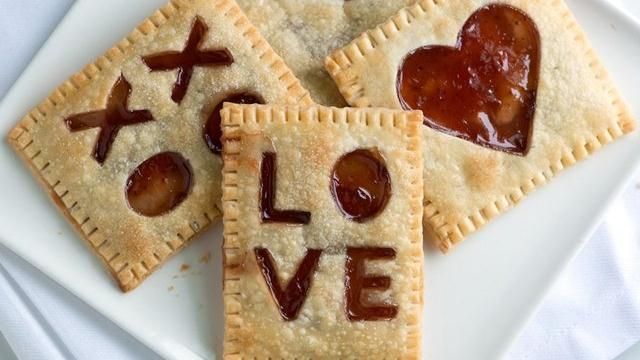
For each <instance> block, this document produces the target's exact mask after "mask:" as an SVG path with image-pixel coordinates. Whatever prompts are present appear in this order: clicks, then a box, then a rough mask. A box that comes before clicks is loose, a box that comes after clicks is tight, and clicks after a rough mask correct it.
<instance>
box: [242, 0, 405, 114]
mask: <svg viewBox="0 0 640 360" xmlns="http://www.w3.org/2000/svg"><path fill="white" fill-rule="evenodd" d="M237 1H238V5H240V7H241V8H242V9H243V10H244V12H245V13H246V14H247V17H248V18H249V20H250V21H251V22H252V23H253V24H254V25H255V26H256V27H257V28H258V30H259V31H260V33H261V34H262V35H263V36H264V37H265V38H266V39H267V41H268V42H269V44H271V46H272V47H273V48H274V50H275V51H276V52H277V53H278V54H279V55H280V56H282V58H283V59H284V60H285V61H286V63H287V65H288V66H289V67H290V68H291V70H292V71H293V73H294V74H295V75H296V76H297V77H298V78H299V79H300V81H301V82H302V85H303V86H304V87H305V88H306V89H308V90H309V91H310V92H311V96H312V97H313V99H314V100H315V101H316V102H318V103H320V104H323V105H331V106H344V105H345V102H344V99H343V98H342V95H340V92H339V91H338V88H337V87H336V84H335V83H334V82H333V81H332V80H331V77H330V76H329V74H327V72H326V70H325V69H324V66H323V63H324V58H325V57H326V56H328V55H329V54H330V53H331V52H332V51H333V50H335V49H337V48H340V47H342V46H344V45H346V44H347V43H349V42H350V41H351V40H352V39H353V38H355V37H356V36H358V35H359V34H361V33H362V32H363V31H365V30H368V29H371V28H372V27H374V26H376V25H378V24H380V23H382V22H384V21H386V20H387V19H388V18H389V17H390V16H391V15H393V14H395V13H396V12H397V11H398V10H400V9H402V8H403V7H405V6H408V5H411V4H413V3H415V0H237Z"/></svg>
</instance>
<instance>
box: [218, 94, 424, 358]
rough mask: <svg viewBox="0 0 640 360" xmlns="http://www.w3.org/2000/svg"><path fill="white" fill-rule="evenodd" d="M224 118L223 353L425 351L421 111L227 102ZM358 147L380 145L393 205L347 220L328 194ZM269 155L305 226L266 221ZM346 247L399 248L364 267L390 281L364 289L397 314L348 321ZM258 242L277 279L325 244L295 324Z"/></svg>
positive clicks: (281, 192) (280, 192)
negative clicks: (337, 168)
mask: <svg viewBox="0 0 640 360" xmlns="http://www.w3.org/2000/svg"><path fill="white" fill-rule="evenodd" d="M222 114H223V131H224V139H225V143H224V152H223V157H224V168H223V207H224V218H223V222H224V269H225V270H224V308H225V340H224V356H225V358H229V359H253V358H259V359H268V358H272V359H309V358H314V359H315V358H327V359H334V358H367V359H373V358H386V359H398V358H403V359H405V358H406V359H411V358H415V359H418V358H420V342H421V337H420V333H421V317H422V316H421V312H422V303H423V300H422V296H423V277H422V269H423V250H422V186H421V183H422V180H421V177H422V159H421V153H420V136H419V134H420V133H419V129H420V124H421V119H422V115H421V113H420V112H404V111H394V110H387V109H352V108H343V109H337V108H325V107H320V106H313V107H308V108H298V107H295V106H289V107H282V106H264V105H235V104H225V108H224V110H223V112H222ZM359 149H376V151H378V152H379V154H380V155H381V157H382V158H383V159H384V163H385V164H386V168H387V170H388V174H389V178H390V184H391V196H390V198H389V200H388V203H387V205H386V207H384V209H383V210H382V211H381V212H379V213H378V214H377V215H376V216H374V217H372V218H369V219H368V220H366V221H362V222H357V221H353V220H350V219H348V218H347V217H345V216H344V215H343V214H342V213H341V212H340V209H339V208H338V207H337V206H336V204H337V203H336V202H334V197H333V196H332V192H331V190H330V184H331V181H332V180H331V179H332V169H333V168H334V164H335V163H336V162H337V161H338V160H339V159H340V158H341V157H342V156H343V155H344V154H347V153H350V152H353V151H356V150H359ZM267 152H270V153H274V154H275V156H276V157H277V162H276V164H277V166H276V169H275V174H276V190H275V205H276V207H277V208H279V209H283V210H285V209H286V210H299V211H300V210H304V211H306V212H308V213H309V215H310V220H309V222H308V223H307V224H297V225H296V224H291V223H265V222H264V221H262V220H261V209H262V207H261V203H260V200H259V199H260V198H261V194H262V192H261V189H262V186H263V185H261V184H262V183H261V181H264V180H261V179H262V174H263V172H262V171H263V167H264V161H266V160H264V158H263V156H264V154H265V153H267ZM349 247H389V248H393V249H395V252H396V256H395V259H394V260H389V261H386V260H385V261H368V262H367V264H366V268H367V270H366V272H367V274H370V275H386V276H390V277H391V285H390V290H389V291H385V292H377V291H372V292H370V293H369V294H368V296H369V298H370V299H373V301H374V302H381V301H382V302H389V303H393V304H395V305H397V309H398V312H397V316H395V317H394V318H393V319H391V320H382V321H350V320H349V319H347V315H346V313H345V287H346V286H345V281H346V280H345V267H346V265H345V261H346V255H345V251H346V249H347V248H349ZM256 248H266V249H268V250H269V251H270V253H271V254H272V256H273V261H274V263H275V264H276V267H277V269H278V271H277V273H278V275H279V277H278V278H279V280H280V281H279V283H280V284H281V286H285V284H286V283H287V282H288V281H290V279H291V278H292V276H293V274H294V273H296V269H297V268H298V266H300V265H299V263H301V259H303V258H304V257H305V252H306V250H305V249H307V248H308V249H320V250H322V254H321V256H320V258H319V263H318V265H317V271H316V272H315V273H314V275H313V277H312V284H311V286H310V288H309V290H308V294H307V297H306V300H305V301H304V304H303V305H302V308H301V310H300V312H299V314H298V315H297V317H295V318H294V319H292V320H291V321H284V320H283V318H282V317H281V315H280V314H279V312H278V306H277V304H276V302H275V301H274V298H273V297H272V296H271V294H270V292H269V291H270V290H269V287H268V286H267V285H266V284H267V283H266V281H265V279H263V274H261V269H260V267H259V266H258V262H257V257H256V255H254V251H255V249H256ZM365 297H366V295H365Z"/></svg>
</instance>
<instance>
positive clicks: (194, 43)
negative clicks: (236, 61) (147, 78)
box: [142, 16, 233, 104]
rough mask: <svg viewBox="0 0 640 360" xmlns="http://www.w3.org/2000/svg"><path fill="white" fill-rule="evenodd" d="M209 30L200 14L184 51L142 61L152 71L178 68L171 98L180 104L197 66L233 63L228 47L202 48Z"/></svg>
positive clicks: (155, 56) (144, 58) (160, 54)
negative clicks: (216, 48)
mask: <svg viewBox="0 0 640 360" xmlns="http://www.w3.org/2000/svg"><path fill="white" fill-rule="evenodd" d="M208 31H209V28H208V27H207V24H205V22H204V21H203V20H202V19H201V18H200V17H199V16H198V17H196V20H195V23H194V24H193V27H192V28H191V33H190V34H189V39H188V40H187V45H186V46H185V48H184V50H182V52H164V53H159V54H155V55H149V56H145V57H143V58H142V61H143V62H144V63H145V64H146V65H147V66H148V67H149V69H151V71H170V70H174V69H178V79H177V80H176V83H175V85H174V86H173V92H172V94H171V99H172V100H173V101H174V102H175V103H177V104H179V103H180V102H182V99H184V96H185V95H186V94H187V89H188V88H189V82H190V81H191V76H192V75H193V69H194V67H196V66H227V65H231V64H233V55H231V52H229V50H228V49H226V48H223V49H218V50H204V51H202V50H200V45H202V43H203V41H204V39H205V35H206V34H207V32H208Z"/></svg>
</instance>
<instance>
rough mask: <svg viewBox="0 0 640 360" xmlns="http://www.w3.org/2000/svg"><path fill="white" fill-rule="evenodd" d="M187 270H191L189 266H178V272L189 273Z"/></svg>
mask: <svg viewBox="0 0 640 360" xmlns="http://www.w3.org/2000/svg"><path fill="white" fill-rule="evenodd" d="M189 269H191V265H189V264H182V265H180V272H185V271H189Z"/></svg>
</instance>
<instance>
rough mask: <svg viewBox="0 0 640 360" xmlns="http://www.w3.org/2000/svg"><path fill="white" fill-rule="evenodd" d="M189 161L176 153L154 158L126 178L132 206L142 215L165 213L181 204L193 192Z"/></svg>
mask: <svg viewBox="0 0 640 360" xmlns="http://www.w3.org/2000/svg"><path fill="white" fill-rule="evenodd" d="M192 178H193V175H192V170H191V166H190V165H189V162H188V161H187V160H186V159H185V158H184V157H182V155H180V154H178V153H175V152H164V153H160V154H157V155H154V156H152V157H151V158H149V159H147V160H145V161H144V162H143V163H142V164H140V165H139V166H138V167H137V168H136V169H135V170H134V171H133V173H132V174H131V175H130V176H129V179H127V184H126V188H125V193H126V198H127V201H128V203H129V207H131V209H133V210H134V211H135V212H137V213H138V214H140V215H143V216H148V217H154V216H160V215H163V214H166V213H167V212H169V211H171V210H173V209H175V208H176V207H177V206H178V205H180V204H181V203H182V202H183V201H184V199H186V197H187V195H189V191H190V190H191V185H192Z"/></svg>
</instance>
